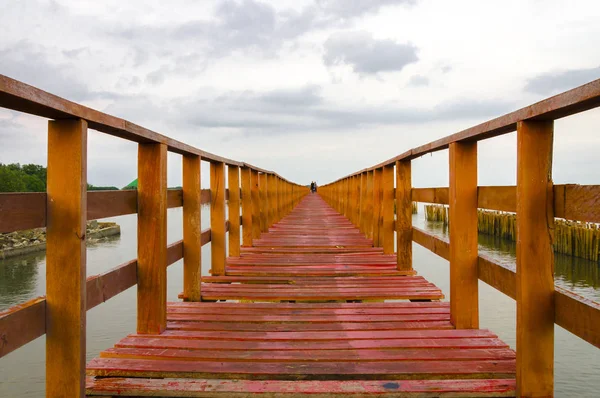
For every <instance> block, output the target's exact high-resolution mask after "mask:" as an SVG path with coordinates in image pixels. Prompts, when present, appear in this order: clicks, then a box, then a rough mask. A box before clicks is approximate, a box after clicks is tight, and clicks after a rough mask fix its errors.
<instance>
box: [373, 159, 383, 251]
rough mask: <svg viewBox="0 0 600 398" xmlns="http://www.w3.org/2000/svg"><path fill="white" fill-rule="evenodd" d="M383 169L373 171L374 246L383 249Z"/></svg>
mask: <svg viewBox="0 0 600 398" xmlns="http://www.w3.org/2000/svg"><path fill="white" fill-rule="evenodd" d="M382 177H383V169H375V170H373V246H377V247H383V242H382V240H381V235H382V234H381V230H382V227H383V211H382V201H383V187H382Z"/></svg>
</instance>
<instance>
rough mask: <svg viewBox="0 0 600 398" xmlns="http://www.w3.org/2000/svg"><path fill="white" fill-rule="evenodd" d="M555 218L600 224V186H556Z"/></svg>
mask: <svg viewBox="0 0 600 398" xmlns="http://www.w3.org/2000/svg"><path fill="white" fill-rule="evenodd" d="M554 217H558V218H566V219H568V220H577V221H586V222H594V223H598V222H600V185H577V184H567V185H555V186H554Z"/></svg>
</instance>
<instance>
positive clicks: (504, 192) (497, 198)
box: [477, 186, 517, 213]
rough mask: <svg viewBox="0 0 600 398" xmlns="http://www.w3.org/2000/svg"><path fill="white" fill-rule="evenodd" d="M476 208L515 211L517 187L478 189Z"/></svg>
mask: <svg viewBox="0 0 600 398" xmlns="http://www.w3.org/2000/svg"><path fill="white" fill-rule="evenodd" d="M477 207H478V208H480V209H490V210H499V211H510V212H513V213H514V212H516V211H517V187H514V186H510V187H508V186H505V187H478V188H477Z"/></svg>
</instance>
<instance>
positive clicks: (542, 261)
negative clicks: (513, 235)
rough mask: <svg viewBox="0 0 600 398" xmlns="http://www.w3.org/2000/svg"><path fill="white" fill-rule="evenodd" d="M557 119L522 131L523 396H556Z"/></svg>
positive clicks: (519, 180)
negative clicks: (554, 172) (554, 174)
mask: <svg viewBox="0 0 600 398" xmlns="http://www.w3.org/2000/svg"><path fill="white" fill-rule="evenodd" d="M553 140H554V123H553V122H552V121H528V122H519V123H518V128H517V284H516V286H517V393H518V394H519V395H520V396H526V397H541V396H552V395H553V393H554V250H553V248H552V233H553V228H554V214H553V209H552V207H553V206H552V192H553V188H552V144H553Z"/></svg>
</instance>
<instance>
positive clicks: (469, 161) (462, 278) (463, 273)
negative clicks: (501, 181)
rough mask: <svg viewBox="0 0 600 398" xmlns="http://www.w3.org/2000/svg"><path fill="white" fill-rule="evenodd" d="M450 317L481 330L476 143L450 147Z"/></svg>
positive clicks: (464, 326) (461, 325)
mask: <svg viewBox="0 0 600 398" xmlns="http://www.w3.org/2000/svg"><path fill="white" fill-rule="evenodd" d="M449 213H450V214H449V216H450V219H451V220H454V222H451V223H450V317H451V320H452V323H453V324H454V326H456V328H457V329H477V328H479V290H478V289H479V288H478V286H479V280H478V277H477V250H478V249H477V242H478V241H477V238H478V236H477V235H478V233H477V142H468V143H452V144H450V212H449Z"/></svg>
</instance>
